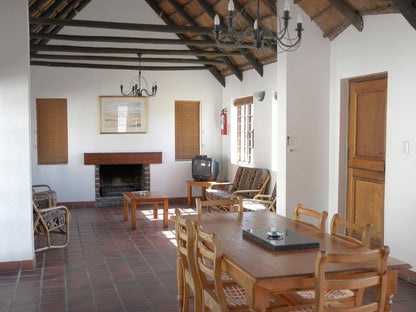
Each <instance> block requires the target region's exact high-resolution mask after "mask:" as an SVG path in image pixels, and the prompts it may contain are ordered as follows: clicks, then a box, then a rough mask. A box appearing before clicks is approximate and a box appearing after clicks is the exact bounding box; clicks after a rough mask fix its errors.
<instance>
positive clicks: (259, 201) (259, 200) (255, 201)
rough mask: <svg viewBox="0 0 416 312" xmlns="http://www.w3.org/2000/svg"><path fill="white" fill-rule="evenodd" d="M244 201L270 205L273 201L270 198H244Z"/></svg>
mask: <svg viewBox="0 0 416 312" xmlns="http://www.w3.org/2000/svg"><path fill="white" fill-rule="evenodd" d="M244 201H245V202H249V203H253V204H267V205H270V204H271V203H272V202H273V201H272V200H263V199H254V198H253V199H250V198H246V199H244Z"/></svg>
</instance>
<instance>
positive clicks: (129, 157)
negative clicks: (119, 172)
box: [84, 152, 162, 165]
mask: <svg viewBox="0 0 416 312" xmlns="http://www.w3.org/2000/svg"><path fill="white" fill-rule="evenodd" d="M161 163H162V152H142V153H84V165H130V164H161Z"/></svg>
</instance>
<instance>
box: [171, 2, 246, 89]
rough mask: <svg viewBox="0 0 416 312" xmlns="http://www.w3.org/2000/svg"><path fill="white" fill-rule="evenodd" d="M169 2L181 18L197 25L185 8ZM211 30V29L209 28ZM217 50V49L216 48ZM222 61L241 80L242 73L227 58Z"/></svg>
mask: <svg viewBox="0 0 416 312" xmlns="http://www.w3.org/2000/svg"><path fill="white" fill-rule="evenodd" d="M169 3H170V4H171V5H172V6H173V7H174V8H175V9H176V11H177V12H178V13H179V14H181V15H182V17H183V18H185V19H186V21H187V23H188V24H190V25H192V26H197V24H196V23H195V22H194V20H193V19H192V17H190V16H189V14H188V13H186V12H185V10H184V9H183V8H182V7H181V6H180V5H179V4H178V3H176V2H175V1H172V0H169ZM211 32H212V30H211ZM204 38H205V39H207V38H208V39H209V37H208V36H204ZM216 50H217V51H219V50H218V49H216ZM223 61H224V63H225V64H226V65H227V66H228V68H229V69H230V70H231V71H232V73H233V74H234V75H235V76H236V77H237V78H238V79H239V80H240V81H243V73H242V72H241V71H240V70H239V69H238V68H237V67H236V66H235V65H234V64H233V63H232V62H231V61H230V60H229V59H228V58H227V57H224V58H223Z"/></svg>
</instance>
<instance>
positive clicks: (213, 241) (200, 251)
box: [195, 222, 288, 312]
mask: <svg viewBox="0 0 416 312" xmlns="http://www.w3.org/2000/svg"><path fill="white" fill-rule="evenodd" d="M195 228H196V232H197V233H196V263H197V270H198V274H199V280H200V282H201V287H202V307H203V311H204V312H205V311H213V312H228V311H251V310H250V309H249V306H248V304H247V300H246V290H245V289H244V288H243V287H242V286H240V285H239V284H238V283H236V282H233V283H230V282H228V283H224V282H223V280H222V279H221V275H222V269H221V266H222V256H223V247H222V242H221V239H220V237H219V236H218V235H217V234H216V233H207V232H205V231H204V230H203V229H202V228H201V227H200V226H199V225H198V223H197V222H195ZM270 301H271V305H272V306H273V307H281V306H287V305H288V302H287V301H286V300H284V299H283V298H282V297H280V295H279V296H274V297H271V298H270Z"/></svg>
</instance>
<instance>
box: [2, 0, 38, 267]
mask: <svg viewBox="0 0 416 312" xmlns="http://www.w3.org/2000/svg"><path fill="white" fill-rule="evenodd" d="M28 37H29V35H28V6H27V1H24V0H16V1H0V42H2V43H3V44H2V46H1V57H0V112H1V113H0V146H1V153H0V199H1V200H0V215H1V218H0V246H1V248H0V263H1V262H8V261H20V260H31V259H33V257H34V252H33V221H32V204H31V203H32V201H31V195H32V192H31V185H30V180H31V178H30V154H29V153H30V150H29V139H30V136H29V133H30V131H29V120H30V119H29V46H28Z"/></svg>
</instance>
